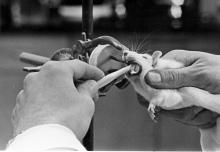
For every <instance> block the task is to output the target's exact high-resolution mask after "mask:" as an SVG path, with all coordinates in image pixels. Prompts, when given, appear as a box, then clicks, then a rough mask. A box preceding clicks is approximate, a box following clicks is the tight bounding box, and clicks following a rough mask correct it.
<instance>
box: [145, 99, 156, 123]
mask: <svg viewBox="0 0 220 152" xmlns="http://www.w3.org/2000/svg"><path fill="white" fill-rule="evenodd" d="M155 109H156V106H155V105H154V104H152V103H150V104H149V106H148V109H147V110H148V114H149V115H150V118H151V119H152V120H153V121H154V122H155V123H156V122H157V117H156V116H157V115H156V112H155Z"/></svg>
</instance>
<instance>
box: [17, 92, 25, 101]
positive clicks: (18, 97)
mask: <svg viewBox="0 0 220 152" xmlns="http://www.w3.org/2000/svg"><path fill="white" fill-rule="evenodd" d="M23 93H24V90H21V91H20V92H19V93H18V95H17V97H16V102H18V101H19V100H20V99H21V96H22V95H23Z"/></svg>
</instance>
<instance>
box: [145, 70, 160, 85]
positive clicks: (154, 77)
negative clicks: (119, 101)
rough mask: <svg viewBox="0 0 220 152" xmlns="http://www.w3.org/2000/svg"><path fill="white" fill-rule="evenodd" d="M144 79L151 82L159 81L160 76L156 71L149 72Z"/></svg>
mask: <svg viewBox="0 0 220 152" xmlns="http://www.w3.org/2000/svg"><path fill="white" fill-rule="evenodd" d="M145 80H147V81H148V82H149V81H150V82H151V83H159V82H161V76H160V74H159V73H156V72H149V73H148V74H147V76H146V77H145Z"/></svg>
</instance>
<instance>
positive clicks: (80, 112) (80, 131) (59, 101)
mask: <svg viewBox="0 0 220 152" xmlns="http://www.w3.org/2000/svg"><path fill="white" fill-rule="evenodd" d="M103 76H104V73H103V72H102V71H101V70H99V69H98V68H96V67H94V66H91V65H88V64H86V63H84V62H82V61H79V60H70V61H49V62H47V63H46V64H45V65H44V66H42V68H41V70H40V72H35V73H30V74H28V75H27V76H26V78H25V80H24V90H22V91H20V93H19V94H18V96H17V99H16V106H15V108H14V110H13V113H12V123H13V127H14V135H17V134H19V133H21V132H22V131H25V130H26V129H28V128H30V127H34V126H37V125H41V124H51V123H56V124H61V125H64V126H66V127H68V128H69V129H71V130H72V131H73V132H74V133H75V135H76V136H77V138H78V139H79V140H81V139H82V138H83V137H84V135H85V134H86V132H87V130H88V127H89V124H90V121H91V119H92V116H93V113H94V102H93V99H95V98H96V99H97V92H98V88H97V87H96V81H97V80H99V79H101V78H102V77H103ZM78 79H84V80H85V82H84V83H81V84H78V85H76V83H75V82H76V80H78Z"/></svg>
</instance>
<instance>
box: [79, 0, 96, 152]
mask: <svg viewBox="0 0 220 152" xmlns="http://www.w3.org/2000/svg"><path fill="white" fill-rule="evenodd" d="M82 32H85V34H86V38H87V39H92V36H93V0H82ZM93 136H94V134H93V120H92V121H91V124H90V127H89V130H88V132H87V133H86V136H85V137H84V139H83V145H84V146H85V148H86V149H87V150H89V151H92V150H93Z"/></svg>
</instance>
